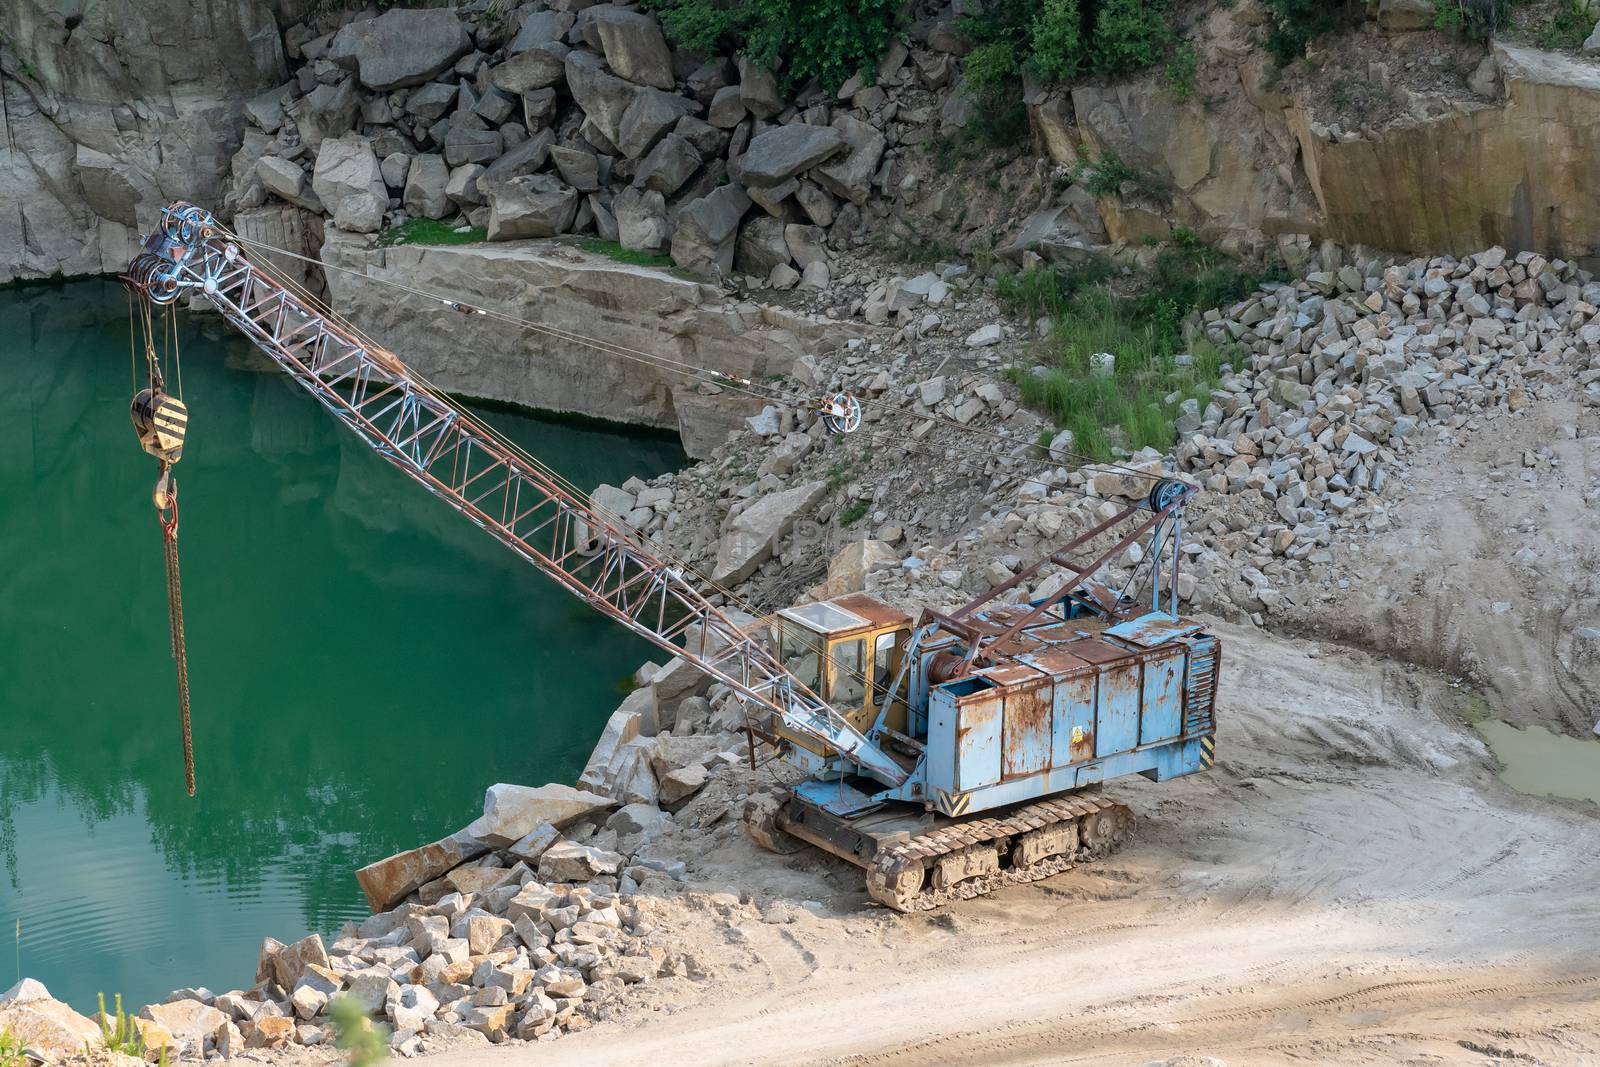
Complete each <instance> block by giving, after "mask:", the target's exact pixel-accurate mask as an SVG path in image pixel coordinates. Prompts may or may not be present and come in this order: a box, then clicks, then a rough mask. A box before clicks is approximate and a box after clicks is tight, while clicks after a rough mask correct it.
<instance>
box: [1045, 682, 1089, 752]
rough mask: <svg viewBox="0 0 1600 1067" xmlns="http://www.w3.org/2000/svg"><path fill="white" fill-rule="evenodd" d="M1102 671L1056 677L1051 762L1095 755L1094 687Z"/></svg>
mask: <svg viewBox="0 0 1600 1067" xmlns="http://www.w3.org/2000/svg"><path fill="white" fill-rule="evenodd" d="M1098 683H1099V674H1098V673H1097V672H1095V671H1092V670H1085V671H1080V672H1078V673H1075V674H1071V675H1068V676H1066V677H1064V678H1059V679H1057V681H1056V687H1055V696H1054V700H1053V702H1052V704H1053V706H1052V709H1051V722H1050V738H1051V748H1050V757H1051V762H1052V763H1053V764H1055V765H1056V766H1057V767H1062V766H1066V765H1067V764H1071V763H1080V762H1082V761H1083V760H1086V759H1089V758H1091V757H1092V756H1094V743H1095V742H1094V739H1095V714H1094V708H1095V691H1096V689H1097V687H1098Z"/></svg>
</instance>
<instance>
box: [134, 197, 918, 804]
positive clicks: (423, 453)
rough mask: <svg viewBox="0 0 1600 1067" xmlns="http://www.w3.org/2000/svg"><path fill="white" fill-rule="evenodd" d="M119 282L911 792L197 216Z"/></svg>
mask: <svg viewBox="0 0 1600 1067" xmlns="http://www.w3.org/2000/svg"><path fill="white" fill-rule="evenodd" d="M123 281H124V282H125V283H126V284H127V285H128V286H129V287H130V288H131V289H132V290H134V291H135V292H136V293H138V294H140V295H141V296H143V297H145V298H146V299H148V300H150V301H151V302H153V303H155V304H158V305H166V304H171V303H173V302H174V301H176V300H178V299H179V298H180V297H182V296H185V295H191V294H192V295H196V296H199V297H202V298H203V299H205V300H206V301H207V302H209V303H210V304H211V305H212V306H213V307H214V308H216V309H217V311H219V312H221V313H222V315H223V316H224V317H225V318H227V319H228V321H230V322H231V323H233V325H235V326H236V327H238V328H239V330H240V331H242V332H243V333H244V335H245V336H246V337H248V338H249V339H250V340H251V341H252V342H253V343H254V344H255V345H256V347H257V348H259V349H261V351H263V352H265V353H266V354H267V355H268V356H270V357H271V358H272V360H273V361H274V362H276V363H277V364H278V365H279V366H280V367H282V368H283V369H284V370H285V371H287V372H288V373H289V376H290V377H291V378H293V379H294V380H295V382H296V383H298V384H299V385H300V386H301V387H302V388H304V389H305V390H306V391H307V392H308V393H310V394H311V395H312V396H314V397H316V398H317V400H318V401H319V402H321V404H322V406H323V407H325V408H327V409H328V411H329V412H331V413H332V414H333V415H334V416H335V417H336V418H338V419H339V421H341V422H343V423H344V424H345V425H346V426H348V427H350V429H352V430H354V431H355V432H356V433H357V434H358V435H360V437H361V438H362V439H363V440H365V441H366V442H367V444H369V445H371V446H372V448H373V449H374V450H375V451H377V452H378V454H379V455H381V456H383V457H384V458H385V459H387V460H388V461H389V462H390V463H392V464H394V465H395V466H396V467H398V468H400V470H402V471H404V472H405V473H406V475H407V476H409V477H410V478H411V479H412V480H413V481H416V482H418V483H419V484H421V485H422V486H423V487H424V488H425V489H427V490H428V491H429V492H431V493H432V494H433V495H434V496H437V497H439V498H440V499H441V500H443V501H445V503H447V504H449V505H450V506H451V507H452V508H454V509H456V510H457V511H459V512H461V513H462V514H463V515H465V516H466V517H467V518H468V519H470V520H472V522H474V523H476V524H477V525H478V526H480V527H481V528H483V529H484V530H486V531H488V532H489V533H490V534H491V535H492V536H493V537H494V538H495V539H496V540H498V541H500V542H501V543H502V544H504V545H505V546H506V547H508V548H510V549H511V550H512V551H513V552H515V553H516V554H517V555H519V556H521V557H522V558H523V559H525V560H527V561H528V562H530V563H532V564H534V565H535V566H537V567H538V568H539V569H540V570H542V571H543V572H544V573H545V574H547V575H549V576H550V577H551V578H553V579H555V581H557V582H558V583H560V584H561V585H562V586H563V587H564V588H566V589H567V590H568V591H570V592H571V593H573V594H574V595H576V596H578V597H580V598H582V599H583V600H584V601H585V602H587V603H589V604H591V605H592V606H594V607H595V608H596V609H598V610H599V611H601V612H603V613H605V614H606V615H609V616H610V617H611V618H612V619H615V620H616V621H617V622H619V623H621V624H622V625H623V626H625V627H627V628H628V629H629V630H632V631H633V632H634V633H637V634H639V635H640V636H642V637H644V638H646V639H647V640H649V641H651V642H653V643H654V644H656V645H658V646H660V647H661V648H663V649H665V650H667V651H668V652H671V653H672V654H673V655H676V656H682V657H684V658H685V659H687V660H688V661H689V662H691V663H692V664H694V665H695V666H696V667H698V668H699V669H701V670H703V671H705V672H706V673H707V674H709V675H711V676H712V677H714V678H716V679H718V680H719V681H721V682H723V683H724V684H725V685H727V686H729V687H730V688H732V689H733V690H735V691H736V692H738V693H739V694H741V695H742V696H743V697H744V698H745V699H746V700H749V701H754V702H755V703H757V704H759V705H761V706H762V707H764V708H766V709H767V710H768V711H770V712H772V713H774V714H775V715H777V716H778V717H779V718H780V719H781V720H782V722H783V723H784V724H786V725H787V726H789V727H790V728H791V729H793V730H797V731H799V732H801V733H804V734H806V735H809V736H811V737H814V738H816V739H817V740H819V741H821V742H822V743H824V744H826V745H827V746H828V747H829V748H831V749H833V750H834V751H836V752H838V753H839V754H840V755H841V756H842V757H843V758H845V759H847V760H849V761H851V762H853V763H855V764H857V765H858V766H859V767H860V768H861V769H862V770H863V771H865V772H867V773H870V774H872V775H873V776H875V777H877V778H880V779H882V780H884V781H886V782H889V783H894V784H898V783H901V782H904V781H905V779H906V778H907V777H908V774H909V772H908V771H907V770H906V769H905V768H904V767H902V766H901V765H900V764H899V763H898V762H896V761H895V760H893V759H891V758H890V757H889V756H888V755H887V754H886V753H885V752H883V751H882V750H881V749H880V748H878V746H876V745H875V744H873V743H872V742H871V741H869V740H868V739H867V738H866V737H865V736H864V735H863V734H862V733H861V732H860V731H859V730H857V729H856V728H855V727H854V726H852V725H851V724H850V723H849V722H848V721H846V720H845V719H844V718H843V717H842V716H841V715H840V714H839V713H838V712H837V711H835V710H834V709H833V708H831V707H829V705H828V704H826V703H825V702H823V701H822V700H821V699H820V698H819V697H818V696H817V695H816V694H815V693H813V692H811V691H810V690H809V689H807V688H805V687H804V686H803V685H801V684H800V683H799V682H798V681H797V680H796V679H794V678H793V677H792V676H791V675H790V674H789V672H788V671H786V670H785V669H784V667H783V666H782V664H780V663H779V662H778V660H777V659H776V658H774V657H773V655H772V653H771V652H769V651H768V650H767V648H766V647H765V646H764V645H763V644H762V643H761V642H760V641H758V640H757V639H756V638H755V637H753V636H752V635H750V634H748V633H746V632H745V631H744V630H742V629H740V628H739V627H738V626H736V625H735V624H734V623H733V622H732V621H731V620H730V619H729V618H728V617H727V615H725V614H724V613H723V612H722V611H720V610H719V609H718V608H717V607H716V606H715V605H714V604H712V603H711V602H710V601H709V600H708V599H707V598H706V597H705V596H704V595H703V594H702V593H701V592H700V591H699V590H698V589H697V588H696V587H695V585H694V584H693V583H692V582H691V581H690V580H689V578H688V577H687V576H686V575H685V573H684V571H683V570H682V569H681V568H680V567H677V566H674V565H672V564H669V563H667V562H665V561H663V560H661V559H659V558H657V556H656V555H655V554H653V553H652V552H650V551H649V550H647V549H646V548H645V547H644V546H643V545H641V544H640V543H639V539H638V538H637V537H636V536H633V535H631V534H629V533H627V532H625V531H624V530H623V529H622V527H621V524H620V523H619V522H617V521H616V520H615V518H614V517H613V516H609V515H606V514H603V513H601V512H600V511H598V510H597V509H596V508H594V507H593V506H592V505H591V504H590V503H589V501H588V500H587V499H584V498H583V497H582V496H581V495H580V494H578V493H576V492H574V491H572V490H571V489H569V488H567V487H565V486H563V484H562V483H561V480H560V478H559V477H558V476H557V475H555V474H554V473H553V472H552V471H550V470H549V469H548V468H546V467H544V466H543V465H542V464H539V463H538V462H537V461H536V460H532V459H531V457H527V456H525V455H522V454H520V453H519V452H518V450H516V449H515V448H514V447H513V446H511V445H509V444H508V443H506V442H505V441H503V440H502V439H501V438H500V437H498V436H497V435H496V434H495V433H493V432H492V431H491V430H489V429H488V428H487V427H486V426H485V425H484V424H482V423H480V422H479V421H477V420H476V419H474V418H473V417H472V416H471V415H470V414H468V413H467V412H465V411H463V410H462V409H461V408H459V407H457V406H456V405H455V404H454V403H452V402H451V401H450V400H449V399H448V398H447V397H445V396H443V395H442V394H440V393H439V392H438V391H436V390H434V389H433V388H431V387H429V386H428V385H427V384H426V383H425V382H424V381H422V380H421V379H420V377H419V376H417V375H416V374H414V373H413V372H412V371H411V370H410V369H408V368H407V367H406V366H405V364H404V363H402V362H401V361H400V360H399V359H398V358H397V357H396V356H395V355H394V353H392V352H389V351H388V350H386V349H384V348H382V347H380V346H378V345H375V344H373V343H372V342H370V341H369V340H367V339H366V338H364V337H362V336H361V335H360V334H359V333H358V331H356V330H355V329H354V328H353V327H352V326H350V325H349V324H348V323H346V322H344V321H342V320H341V319H339V318H338V317H337V316H335V315H333V314H331V313H329V312H327V311H326V310H323V309H321V308H320V307H318V306H317V304H316V302H315V301H314V300H312V299H311V298H310V297H309V296H307V295H305V294H304V293H302V292H301V291H299V290H297V288H296V287H295V286H294V285H293V284H292V283H290V282H288V281H286V280H284V279H283V278H282V277H281V276H280V275H278V274H277V273H276V272H275V271H273V270H272V269H271V268H270V267H267V266H265V265H264V264H262V263H260V262H257V261H255V260H252V259H251V258H250V256H249V255H248V254H246V252H245V251H244V249H243V247H242V246H241V244H240V242H238V241H236V240H235V239H234V238H233V236H232V234H230V233H229V232H228V231H227V230H225V229H224V228H223V227H222V226H220V225H219V224H218V223H217V222H216V220H215V219H213V218H212V216H211V215H210V213H209V212H206V211H205V210H203V209H201V208H199V207H196V206H195V205H193V204H185V203H177V204H173V205H172V206H170V207H168V208H166V209H165V210H164V211H163V212H162V216H161V221H160V224H159V225H158V227H157V228H156V230H155V232H153V233H152V234H151V235H150V236H149V237H148V238H146V240H145V243H144V248H143V251H142V252H141V253H140V254H139V255H138V256H137V257H136V258H135V259H134V261H133V263H132V264H131V265H130V266H129V269H128V273H127V274H125V275H124V276H123ZM461 310H464V311H469V312H470V311H471V310H472V309H470V308H466V307H462V308H461Z"/></svg>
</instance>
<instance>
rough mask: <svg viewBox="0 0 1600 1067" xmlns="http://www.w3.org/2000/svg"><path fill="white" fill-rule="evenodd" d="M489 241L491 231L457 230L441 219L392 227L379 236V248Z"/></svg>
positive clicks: (470, 228) (473, 243)
mask: <svg viewBox="0 0 1600 1067" xmlns="http://www.w3.org/2000/svg"><path fill="white" fill-rule="evenodd" d="M488 239H489V231H488V230H486V229H484V228H483V227H482V226H469V227H467V228H466V229H465V230H459V231H458V230H457V228H456V227H455V225H453V224H452V223H449V222H445V221H443V220H441V219H410V220H408V221H406V222H405V223H403V224H402V225H399V226H391V227H389V228H388V229H387V230H384V231H383V232H382V233H380V234H379V235H378V247H379V248H389V247H391V246H393V245H475V244H481V243H482V242H484V241H487V240H488Z"/></svg>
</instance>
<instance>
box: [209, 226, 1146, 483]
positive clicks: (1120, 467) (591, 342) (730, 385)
mask: <svg viewBox="0 0 1600 1067" xmlns="http://www.w3.org/2000/svg"><path fill="white" fill-rule="evenodd" d="M226 232H229V233H230V236H232V237H234V238H235V239H236V240H238V241H239V242H241V243H243V244H246V245H250V246H252V247H255V248H259V249H261V250H262V251H265V252H270V253H275V254H279V255H284V256H289V257H291V258H294V259H298V260H302V261H304V262H306V263H311V264H314V265H316V266H320V267H323V268H324V269H328V270H336V271H339V272H341V273H344V274H349V275H352V276H354V277H357V278H360V279H362V280H364V281H368V282H373V283H375V284H378V285H383V286H388V287H389V288H392V289H396V290H399V291H401V292H405V293H410V294H411V295H413V296H418V297H421V298H423V299H425V300H430V301H433V302H435V303H438V304H442V305H444V306H445V307H449V308H452V309H454V310H457V311H462V312H466V313H470V314H480V315H483V316H485V317H487V318H492V319H496V320H498V321H501V322H505V323H508V324H510V325H515V326H519V327H521V328H523V329H526V330H529V331H531V332H534V333H539V334H543V335H545V336H548V337H552V338H555V339H557V340H563V341H570V342H572V343H574V344H580V345H584V346H586V347H588V348H592V349H594V350H596V351H600V352H605V353H608V354H610V355H615V356H620V357H622V358H624V359H630V360H633V361H635V362H639V363H644V364H646V365H648V366H652V367H655V368H657V369H667V370H673V371H676V372H678V373H680V374H683V375H685V376H686V377H691V378H697V379H699V380H701V381H704V382H707V383H709V384H713V385H717V386H719V387H722V388H727V389H732V390H734V391H736V392H741V393H745V394H746V395H749V396H752V397H754V398H756V399H758V400H765V401H769V402H776V403H780V404H787V405H792V406H815V401H814V399H813V398H812V397H810V396H804V395H795V394H787V395H786V394H784V393H782V392H780V391H778V390H775V389H762V388H761V387H760V386H757V385H756V383H754V382H752V381H750V380H749V379H747V378H740V377H737V376H735V375H730V374H725V373H723V372H721V371H715V370H711V369H709V368H704V367H696V366H694V365H693V364H689V363H683V362H681V361H678V360H674V359H671V358H670V357H667V356H662V355H660V354H658V353H651V352H645V351H642V350H640V349H635V348H629V347H627V346H625V345H620V344H617V343H615V342H612V341H602V340H599V339H597V338H593V337H588V336H585V335H583V334H580V333H575V332H573V331H571V330H564V329H561V328H560V327H555V326H549V325H546V324H544V323H541V322H535V321H533V320H530V319H524V318H522V317H520V316H517V315H513V314H510V313H509V312H504V311H499V310H497V309H494V308H488V307H483V306H481V305H473V304H467V303H465V302H463V301H459V300H452V299H449V298H448V297H444V296H440V295H439V294H437V293H432V292H429V291H428V290H425V289H419V288H417V287H415V286H412V285H407V284H405V283H404V282H397V281H394V280H393V279H390V278H382V277H377V276H374V275H370V274H367V273H365V272H364V271H361V270H357V269H355V268H353V267H346V266H341V265H339V264H335V263H327V262H324V261H323V260H319V259H316V258H315V257H312V256H307V255H303V254H301V253H298V252H291V251H289V250H288V249H283V248H278V247H276V246H274V245H269V244H267V243H265V242H262V241H256V240H253V239H251V238H247V237H241V236H239V235H238V234H236V233H232V232H231V231H226ZM858 403H860V404H861V406H862V407H863V408H868V407H871V408H877V409H881V410H883V411H886V412H891V413H894V414H903V415H906V416H909V417H911V418H915V419H922V420H924V421H927V422H932V423H936V424H941V425H945V426H948V427H951V428H953V429H955V430H958V431H960V432H963V433H968V434H972V435H975V436H980V437H988V438H990V439H992V440H996V441H1001V442H1005V443H1013V444H1014V443H1016V439H1015V438H1012V437H1009V436H1007V435H1005V434H1001V433H996V432H994V431H992V430H985V429H983V428H981V427H976V426H968V425H967V424H965V423H962V422H959V421H957V420H956V419H953V418H950V417H948V416H945V415H940V414H938V413H936V412H920V411H914V410H912V409H909V408H906V407H903V406H900V405H896V404H888V403H885V402H883V401H879V400H870V399H867V400H863V399H859V398H858ZM967 451H968V452H969V453H971V454H973V455H979V456H986V457H994V458H1005V459H1009V458H1011V456H1010V455H1006V454H1002V453H998V452H994V451H992V450H990V451H979V450H977V449H968V450H967ZM1053 451H1054V452H1055V453H1057V454H1060V455H1063V456H1066V457H1069V458H1072V459H1076V460H1078V461H1080V462H1081V463H1083V464H1087V465H1090V466H1098V467H1103V468H1110V469H1112V470H1116V471H1120V472H1122V473H1123V474H1126V475H1130V476H1133V477H1137V478H1142V479H1145V480H1147V481H1150V482H1152V483H1154V482H1158V481H1160V480H1161V479H1162V478H1164V477H1165V475H1162V474H1151V473H1150V472H1148V471H1142V470H1139V469H1138V468H1137V467H1131V466H1128V465H1126V464H1121V463H1115V462H1111V461H1105V460H1097V459H1095V458H1094V457H1092V456H1088V455H1085V454H1083V453H1080V452H1075V451H1072V450H1070V449H1061V448H1058V449H1055V450H1053Z"/></svg>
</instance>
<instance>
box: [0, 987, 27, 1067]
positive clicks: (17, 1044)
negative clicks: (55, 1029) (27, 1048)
mask: <svg viewBox="0 0 1600 1067" xmlns="http://www.w3.org/2000/svg"><path fill="white" fill-rule="evenodd" d="M20 980H21V979H18V981H20ZM27 1064H28V1058H27V1056H25V1055H24V1054H23V1045H22V1038H20V1037H18V1036H17V1035H15V1034H13V1033H12V1032H11V1031H10V1030H9V1029H7V1028H6V1027H4V1026H0V1067H27Z"/></svg>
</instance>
